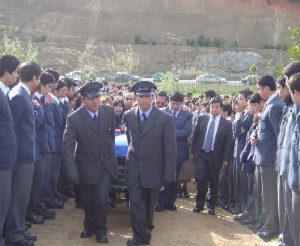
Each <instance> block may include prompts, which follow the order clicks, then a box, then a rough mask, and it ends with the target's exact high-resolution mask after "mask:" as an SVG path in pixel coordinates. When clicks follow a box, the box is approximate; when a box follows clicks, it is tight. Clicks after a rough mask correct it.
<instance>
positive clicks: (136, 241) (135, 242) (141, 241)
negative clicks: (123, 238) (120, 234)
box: [127, 238, 150, 246]
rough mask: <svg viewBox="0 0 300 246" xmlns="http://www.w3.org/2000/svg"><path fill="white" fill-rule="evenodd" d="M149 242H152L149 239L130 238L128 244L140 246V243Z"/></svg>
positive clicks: (145, 243)
mask: <svg viewBox="0 0 300 246" xmlns="http://www.w3.org/2000/svg"><path fill="white" fill-rule="evenodd" d="M148 244H150V240H149V239H145V240H137V239H135V238H133V239H129V240H128V241H127V246H138V245H148Z"/></svg>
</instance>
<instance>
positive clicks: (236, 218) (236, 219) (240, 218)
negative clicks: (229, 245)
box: [233, 213, 249, 221]
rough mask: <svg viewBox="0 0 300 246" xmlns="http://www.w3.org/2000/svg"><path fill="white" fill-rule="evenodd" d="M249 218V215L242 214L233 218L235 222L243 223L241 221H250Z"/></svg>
mask: <svg viewBox="0 0 300 246" xmlns="http://www.w3.org/2000/svg"><path fill="white" fill-rule="evenodd" d="M248 217H249V214H246V213H241V214H237V215H235V216H233V220H234V221H241V220H245V219H248Z"/></svg>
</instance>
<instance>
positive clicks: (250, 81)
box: [241, 74, 260, 85]
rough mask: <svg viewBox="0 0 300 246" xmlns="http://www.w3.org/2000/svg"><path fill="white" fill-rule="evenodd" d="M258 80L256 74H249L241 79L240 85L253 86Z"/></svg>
mask: <svg viewBox="0 0 300 246" xmlns="http://www.w3.org/2000/svg"><path fill="white" fill-rule="evenodd" d="M259 79H260V77H259V75H257V74H251V75H248V76H246V77H244V78H241V83H242V84H247V85H253V84H256V82H257V81H258V80H259Z"/></svg>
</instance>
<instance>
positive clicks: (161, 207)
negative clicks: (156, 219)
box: [155, 204, 166, 212]
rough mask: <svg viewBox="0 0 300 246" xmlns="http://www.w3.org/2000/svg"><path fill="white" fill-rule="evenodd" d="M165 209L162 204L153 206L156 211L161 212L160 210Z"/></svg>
mask: <svg viewBox="0 0 300 246" xmlns="http://www.w3.org/2000/svg"><path fill="white" fill-rule="evenodd" d="M165 210H166V208H165V206H164V205H162V204H157V205H156V207H155V211H156V212H162V211H165Z"/></svg>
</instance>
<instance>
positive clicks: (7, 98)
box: [6, 93, 10, 103]
mask: <svg viewBox="0 0 300 246" xmlns="http://www.w3.org/2000/svg"><path fill="white" fill-rule="evenodd" d="M6 100H7V102H8V103H9V101H10V99H9V95H8V93H7V94H6Z"/></svg>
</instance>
